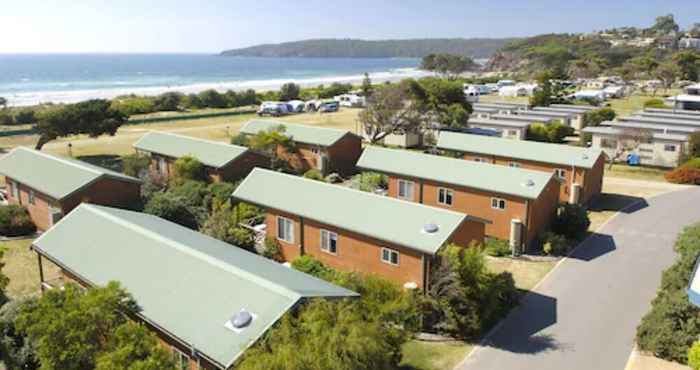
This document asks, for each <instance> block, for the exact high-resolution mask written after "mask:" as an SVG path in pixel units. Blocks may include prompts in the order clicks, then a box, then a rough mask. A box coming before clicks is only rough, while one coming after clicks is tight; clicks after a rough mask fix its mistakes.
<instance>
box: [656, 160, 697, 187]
mask: <svg viewBox="0 0 700 370" xmlns="http://www.w3.org/2000/svg"><path fill="white" fill-rule="evenodd" d="M694 165H695V162H693V163H692V164H690V165H682V166H680V167H678V168H676V169H674V170H673V171H670V172H666V174H665V175H664V178H665V179H666V181H668V182H672V183H674V184H694V185H698V184H700V168H697V167H694Z"/></svg>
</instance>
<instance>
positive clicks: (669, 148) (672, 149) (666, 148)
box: [664, 144, 676, 152]
mask: <svg viewBox="0 0 700 370" xmlns="http://www.w3.org/2000/svg"><path fill="white" fill-rule="evenodd" d="M664 151H666V152H675V151H676V146H675V145H673V144H666V145H664Z"/></svg>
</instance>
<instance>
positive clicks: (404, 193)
mask: <svg viewBox="0 0 700 370" xmlns="http://www.w3.org/2000/svg"><path fill="white" fill-rule="evenodd" d="M399 198H402V199H408V200H413V199H414V197H413V181H406V180H399Z"/></svg>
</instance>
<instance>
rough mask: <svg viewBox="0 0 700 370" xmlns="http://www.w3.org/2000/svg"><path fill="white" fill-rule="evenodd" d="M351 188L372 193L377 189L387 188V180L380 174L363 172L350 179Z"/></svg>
mask: <svg viewBox="0 0 700 370" xmlns="http://www.w3.org/2000/svg"><path fill="white" fill-rule="evenodd" d="M351 186H352V188H353V189H357V190H362V191H369V192H373V191H375V190H377V189H386V188H388V187H389V178H388V177H387V176H386V175H384V174H381V173H376V172H363V173H361V174H359V175H356V176H355V177H353V179H352V185H351Z"/></svg>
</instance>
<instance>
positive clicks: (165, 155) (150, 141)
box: [134, 131, 269, 182]
mask: <svg viewBox="0 0 700 370" xmlns="http://www.w3.org/2000/svg"><path fill="white" fill-rule="evenodd" d="M134 148H136V150H137V151H139V152H145V153H148V154H149V155H150V157H151V167H150V169H151V171H152V172H153V173H155V174H157V175H159V176H162V177H165V178H167V177H170V176H171V175H172V174H173V164H174V163H175V161H176V160H178V159H179V158H181V157H184V156H191V157H193V158H195V159H197V160H198V161H199V162H201V163H202V164H203V165H204V166H205V167H206V172H207V175H208V176H209V178H210V179H211V180H212V181H214V182H219V181H235V180H238V179H240V178H242V177H245V176H246V175H247V174H248V173H249V172H250V171H251V170H252V169H253V168H255V167H266V166H268V165H269V160H268V159H267V158H265V157H264V156H263V155H261V154H260V153H255V152H253V151H252V150H249V149H248V148H246V147H242V146H237V145H231V144H226V143H221V142H217V141H209V140H203V139H198V138H193V137H189V136H182V135H176V134H172V133H165V132H158V131H153V132H149V133H147V134H146V135H144V136H143V137H142V138H141V139H139V141H137V142H136V143H135V144H134Z"/></svg>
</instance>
